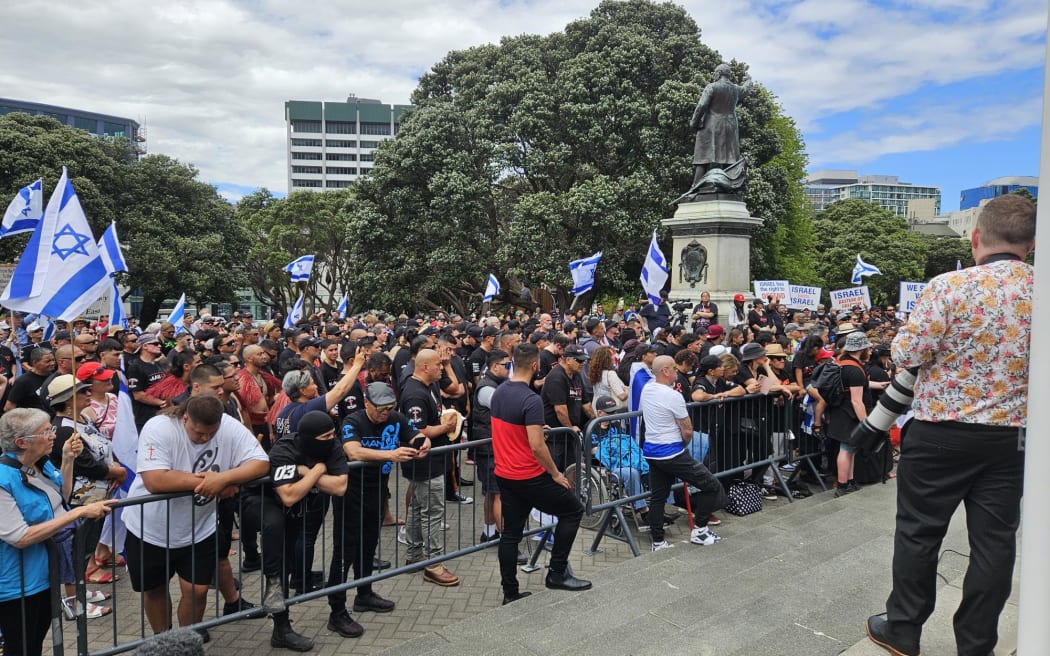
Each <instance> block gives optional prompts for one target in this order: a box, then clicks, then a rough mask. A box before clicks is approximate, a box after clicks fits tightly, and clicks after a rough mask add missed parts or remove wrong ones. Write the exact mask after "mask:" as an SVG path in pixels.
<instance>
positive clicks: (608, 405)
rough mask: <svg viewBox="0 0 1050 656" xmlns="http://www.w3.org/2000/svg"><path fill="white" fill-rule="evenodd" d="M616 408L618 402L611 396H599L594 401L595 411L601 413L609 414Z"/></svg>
mask: <svg viewBox="0 0 1050 656" xmlns="http://www.w3.org/2000/svg"><path fill="white" fill-rule="evenodd" d="M614 408H616V401H614V400H613V398H612V397H611V396H599V397H598V398H597V399H595V400H594V409H595V410H597V411H599V412H609V411H611V410H613V409H614Z"/></svg>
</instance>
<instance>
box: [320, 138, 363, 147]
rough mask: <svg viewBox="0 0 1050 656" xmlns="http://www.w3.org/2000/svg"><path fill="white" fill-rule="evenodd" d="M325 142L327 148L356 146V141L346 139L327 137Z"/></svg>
mask: <svg viewBox="0 0 1050 656" xmlns="http://www.w3.org/2000/svg"><path fill="white" fill-rule="evenodd" d="M325 143H326V144H327V145H328V147H329V148H357V142H356V141H347V140H346V139H328V140H326V141H325Z"/></svg>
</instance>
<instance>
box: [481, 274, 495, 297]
mask: <svg viewBox="0 0 1050 656" xmlns="http://www.w3.org/2000/svg"><path fill="white" fill-rule="evenodd" d="M497 295H499V281H498V280H496V276H494V275H492V274H491V273H490V274H489V283H488V284H487V285H485V295H484V296H482V297H481V301H482V302H483V303H488V302H489V301H491V300H492V299H494V298H496V296H497Z"/></svg>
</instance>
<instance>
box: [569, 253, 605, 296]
mask: <svg viewBox="0 0 1050 656" xmlns="http://www.w3.org/2000/svg"><path fill="white" fill-rule="evenodd" d="M601 259H602V252H601V251H598V252H597V253H595V254H594V255H592V256H590V257H586V258H584V259H582V260H574V261H572V262H569V275H570V276H572V293H573V294H575V295H576V296H579V295H580V294H583V293H585V292H589V291H591V289H593V288H594V271H595V269H597V268H598V262H600V261H601Z"/></svg>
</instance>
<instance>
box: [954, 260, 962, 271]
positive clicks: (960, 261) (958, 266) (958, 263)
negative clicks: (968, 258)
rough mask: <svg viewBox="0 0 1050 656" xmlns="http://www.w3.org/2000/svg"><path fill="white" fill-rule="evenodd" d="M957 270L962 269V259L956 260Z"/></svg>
mask: <svg viewBox="0 0 1050 656" xmlns="http://www.w3.org/2000/svg"><path fill="white" fill-rule="evenodd" d="M955 270H956V271H962V260H955Z"/></svg>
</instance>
